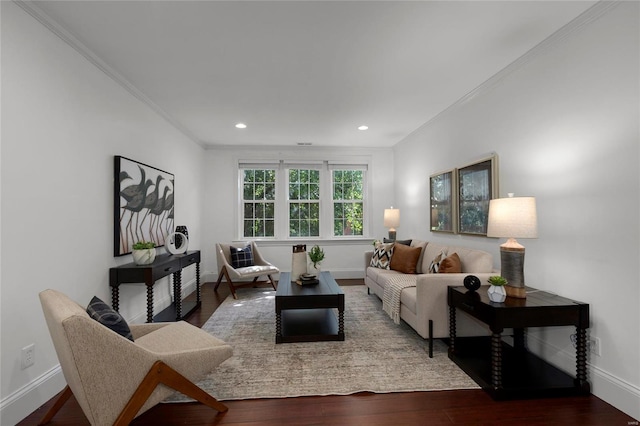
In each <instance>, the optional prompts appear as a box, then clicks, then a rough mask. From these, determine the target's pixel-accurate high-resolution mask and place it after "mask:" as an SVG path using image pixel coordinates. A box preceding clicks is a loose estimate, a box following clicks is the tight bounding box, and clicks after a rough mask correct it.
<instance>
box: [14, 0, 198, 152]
mask: <svg viewBox="0 0 640 426" xmlns="http://www.w3.org/2000/svg"><path fill="white" fill-rule="evenodd" d="M13 2H14V3H15V4H17V5H18V6H19V7H20V8H21V9H23V10H24V11H25V12H27V13H28V14H29V15H31V16H32V17H33V18H35V19H36V20H37V21H38V22H40V23H41V24H42V25H44V26H45V27H46V28H47V29H49V30H50V31H51V32H52V33H53V34H55V35H56V36H58V37H59V38H60V39H61V40H62V41H64V42H65V43H66V44H68V45H69V46H71V47H72V48H73V49H75V50H76V51H77V52H78V53H80V54H81V55H82V56H83V57H84V58H85V59H87V60H88V61H89V62H90V63H91V64H93V65H94V66H95V67H96V68H98V69H99V70H100V71H102V72H103V73H105V74H106V75H107V76H108V77H109V78H111V79H112V80H113V81H115V82H116V83H117V84H119V85H120V86H121V87H123V88H124V89H125V90H126V91H127V92H129V93H130V94H131V95H133V96H134V97H135V98H136V99H138V100H139V101H141V102H142V103H144V104H145V105H147V106H148V107H149V108H151V109H152V110H153V111H155V112H156V113H157V114H158V115H159V116H160V117H162V118H163V119H164V120H165V121H167V122H168V123H169V124H171V125H172V126H173V127H175V128H176V130H178V131H179V132H180V133H182V134H183V135H184V136H186V137H187V138H188V139H190V140H191V141H192V142H194V143H196V144H197V145H199V146H200V147H202V148H206V145H205V144H204V142H203V141H201V140H200V139H198V138H197V137H196V136H195V135H194V134H193V133H191V131H189V130H188V129H187V128H186V127H184V126H183V125H182V124H181V123H180V122H179V121H177V120H176V119H175V118H173V117H172V116H171V115H170V114H169V113H167V112H166V111H165V110H163V109H162V108H161V107H160V106H159V105H158V104H156V103H155V102H153V101H152V100H151V99H149V98H148V97H147V96H146V95H145V94H144V93H142V92H141V91H140V90H139V89H138V88H137V87H135V86H134V85H133V84H132V83H131V82H129V81H128V80H127V79H126V78H124V77H123V76H122V75H121V74H120V73H118V72H117V71H116V70H114V69H113V68H111V67H110V66H109V65H108V64H107V63H106V62H104V61H103V60H102V59H100V57H98V55H96V54H95V53H93V52H92V51H91V49H89V48H88V47H87V46H85V45H84V44H83V43H82V42H81V41H80V40H78V39H77V38H75V37H74V36H73V35H72V34H71V33H70V32H69V31H67V30H66V29H65V28H63V27H62V26H61V25H60V24H58V23H57V22H55V21H54V20H53V19H52V18H51V17H50V16H49V15H47V14H46V13H45V12H44V11H43V10H42V9H40V8H39V7H38V6H36V5H35V4H34V3H33V2H32V1H31V0H13Z"/></svg>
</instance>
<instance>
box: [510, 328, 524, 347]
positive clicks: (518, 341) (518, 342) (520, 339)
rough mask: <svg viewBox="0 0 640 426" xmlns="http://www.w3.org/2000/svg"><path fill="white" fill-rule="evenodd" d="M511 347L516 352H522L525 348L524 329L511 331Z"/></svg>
mask: <svg viewBox="0 0 640 426" xmlns="http://www.w3.org/2000/svg"><path fill="white" fill-rule="evenodd" d="M513 347H514V349H517V350H518V351H524V350H525V349H526V348H527V342H526V339H525V335H524V328H514V329H513Z"/></svg>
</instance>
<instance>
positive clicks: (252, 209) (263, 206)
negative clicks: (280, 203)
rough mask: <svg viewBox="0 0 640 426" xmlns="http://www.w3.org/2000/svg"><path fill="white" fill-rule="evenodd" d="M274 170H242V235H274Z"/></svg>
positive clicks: (250, 236)
mask: <svg viewBox="0 0 640 426" xmlns="http://www.w3.org/2000/svg"><path fill="white" fill-rule="evenodd" d="M275 200H276V171H275V170H274V169H269V170H260V169H258V170H254V169H251V170H250V169H245V170H243V191H242V207H243V236H244V237H246V238H255V237H273V236H275Z"/></svg>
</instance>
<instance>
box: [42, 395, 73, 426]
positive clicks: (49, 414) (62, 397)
mask: <svg viewBox="0 0 640 426" xmlns="http://www.w3.org/2000/svg"><path fill="white" fill-rule="evenodd" d="M71 395H73V392H71V388H70V387H69V386H66V387H65V388H64V389H63V390H62V392H61V393H60V396H58V399H56V402H54V403H53V406H52V407H51V408H50V409H49V411H47V414H45V415H44V417H43V418H42V420H40V422H39V423H38V425H46V424H47V423H49V422H50V421H51V419H52V418H53V416H55V415H56V413H57V412H58V411H60V409H61V408H62V406H63V405H64V404H65V403H66V402H67V401H68V400H69V398H71Z"/></svg>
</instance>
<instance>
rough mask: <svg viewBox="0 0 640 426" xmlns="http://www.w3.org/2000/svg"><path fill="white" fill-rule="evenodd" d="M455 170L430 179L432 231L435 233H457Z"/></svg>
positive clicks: (435, 175)
mask: <svg viewBox="0 0 640 426" xmlns="http://www.w3.org/2000/svg"><path fill="white" fill-rule="evenodd" d="M455 177H456V173H455V169H454V170H449V171H446V172H442V173H437V174H434V175H431V176H430V177H429V194H430V195H429V198H430V206H431V225H430V229H431V231H434V232H455V230H456V227H455V223H454V220H455V218H456V215H455V208H456V203H455V201H454V200H455V198H454V197H455V194H454V192H453V188H455V182H454V180H455Z"/></svg>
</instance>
